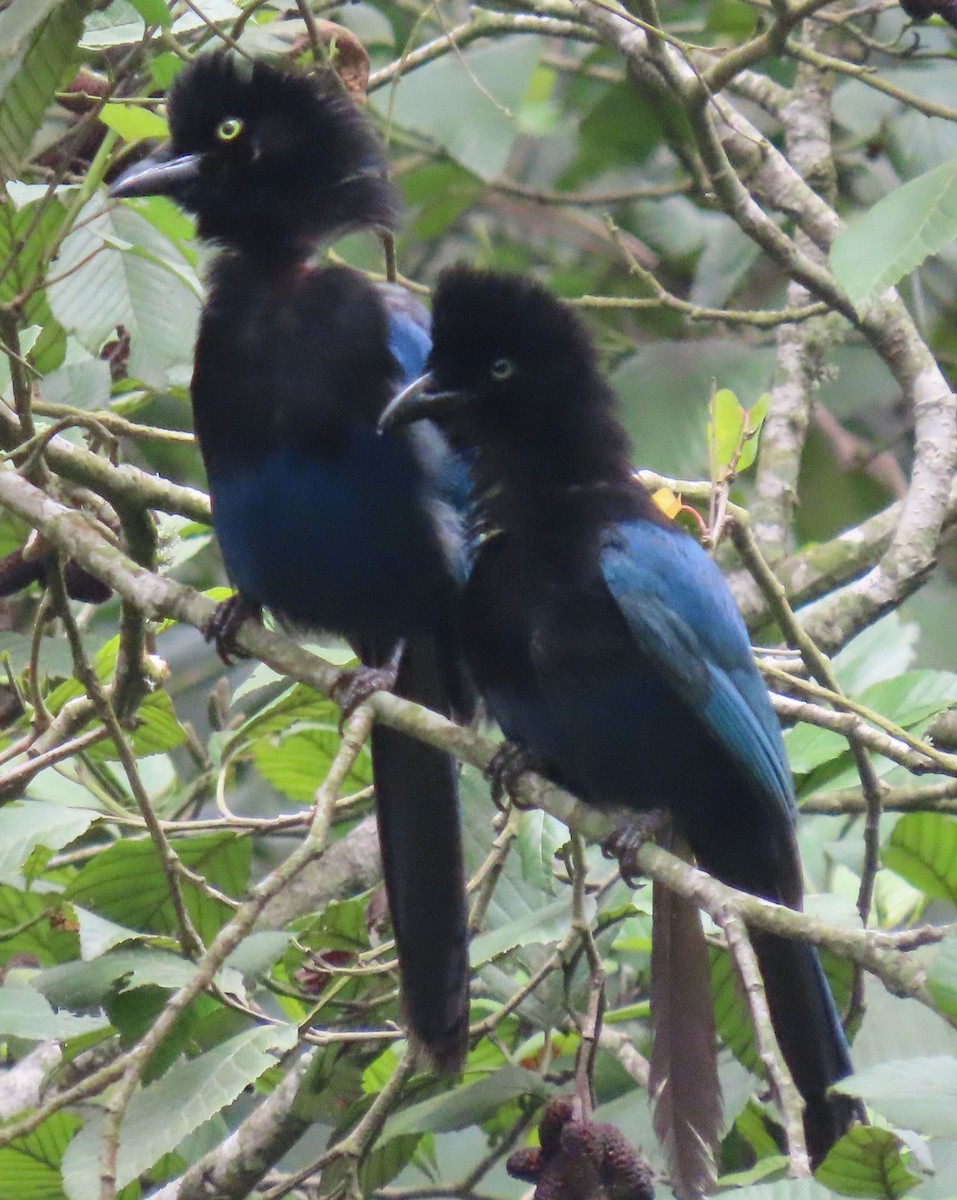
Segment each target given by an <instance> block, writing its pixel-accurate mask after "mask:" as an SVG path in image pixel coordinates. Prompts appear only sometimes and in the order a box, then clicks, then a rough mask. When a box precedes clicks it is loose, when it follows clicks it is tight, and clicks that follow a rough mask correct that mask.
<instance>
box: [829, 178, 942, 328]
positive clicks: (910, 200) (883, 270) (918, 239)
mask: <svg viewBox="0 0 957 1200" xmlns="http://www.w3.org/2000/svg"><path fill="white" fill-rule="evenodd" d="M955 237H957V159H952V160H951V161H950V162H946V163H941V164H940V166H939V167H934V168H933V170H930V171H927V172H926V173H925V174H923V175H919V176H918V177H917V178H916V179H911V180H909V181H908V182H907V183H905V184H903V185H902V186H901V187H899V188H896V189H895V190H894V191H893V192H891V193H890V195H888V196H885V197H883V199H881V200H878V202H877V203H876V204H875V205H874V206H873V207H872V208H871V209H870V210H869V211H868V212H867V213H865V214H864V216H862V217H860V218H859V219H858V220H856V221H855V222H854V223H853V224H852V225H851V226H850V227H849V228H848V229H845V230H842V231H841V232H840V233H839V234H838V235H837V237H836V238H835V239H834V242H833V244H832V246H831V255H830V260H831V269H832V270H833V272H834V274H835V276H836V277H837V280H838V282H839V283H840V284H841V286H842V287H843V288H844V290H845V291H846V292H847V294H848V296H849V297H850V298H851V300H852V302H853V303H854V304H860V303H863V302H867V301H870V300H874V299H876V298H877V297H878V296H879V295H880V294H881V293H882V292H883V291H884V290H885V289H886V288H889V287H893V286H894V285H895V284H896V283H898V282H899V281H900V280H901V279H903V278H904V276H905V275H906V274H908V272H910V271H913V270H914V269H915V268H916V267H919V266H920V264H921V263H922V262H923V261H924V259H925V258H927V256H928V255H930V254H936V253H937V251H938V250H941V249H943V247H944V246H946V245H947V243H948V242H952V241H953V240H954V238H955Z"/></svg>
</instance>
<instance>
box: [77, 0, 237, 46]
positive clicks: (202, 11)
mask: <svg viewBox="0 0 957 1200" xmlns="http://www.w3.org/2000/svg"><path fill="white" fill-rule="evenodd" d="M146 2H147V3H148V4H149V5H150V11H152V8H153V5H154V0H146ZM241 15H242V14H241V11H240V9H238V8H237V7H236V6H235V5H234V4H231V3H230V2H229V0H198V2H197V0H192V3H191V5H190V8H189V9H188V10H187V11H186V12H184V13H183V15H182V16H180V17H177V18H176V20H175V21H174V23H173V26H172V31H173V33H174V34H175V35H176V36H177V37H179V36H181V35H182V34H184V33H189V32H191V31H192V30H194V29H201V28H202V27H203V26H205V25H207V24H208V23H213V24H216V23H226V22H229V23H232V22H234V21H235V20H236V18H237V17H239V16H241ZM144 21H145V22H147V23H149V24H156V23H157V22H154V21H153V20H151V19H150V17H148V16H144V15H143V14H142V13H141V12H140V8H139V3H133V0H113V3H112V4H110V6H109V7H108V8H107V10H106V11H105V12H97V13H94V14H93V15H92V17H90V19H89V20H88V21H87V24H86V32H85V33H84V35H83V40H82V41H81V43H80V45H81V46H82V47H83V48H84V49H85V50H103V49H106V48H108V47H110V46H129V45H132V44H133V43H134V42H141V41H142V40H143V25H144ZM164 24H168V22H164Z"/></svg>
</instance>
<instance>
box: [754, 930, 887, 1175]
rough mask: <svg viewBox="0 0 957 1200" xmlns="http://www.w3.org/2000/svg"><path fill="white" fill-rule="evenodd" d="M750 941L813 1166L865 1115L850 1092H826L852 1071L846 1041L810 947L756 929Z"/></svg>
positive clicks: (803, 943)
mask: <svg viewBox="0 0 957 1200" xmlns="http://www.w3.org/2000/svg"><path fill="white" fill-rule="evenodd" d="M751 941H752V944H753V946H754V950H755V953H756V955H757V958H758V965H759V966H760V968H761V975H762V978H763V979H764V990H765V992H766V994H767V998H768V1008H769V1009H770V1012H771V1021H772V1023H773V1025H774V1032H775V1035H776V1036H777V1039H778V1045H779V1046H780V1047H781V1053H782V1054H783V1055H784V1061H785V1062H786V1063H787V1065H788V1069H789V1070H790V1072H791V1076H792V1078H793V1079H794V1082H795V1085H796V1086H797V1089H798V1091H799V1092H800V1093H801V1096H802V1097H803V1099H804V1136H805V1138H806V1139H807V1148H808V1153H809V1155H810V1158H811V1163H812V1165H814V1166H816V1165H817V1164H818V1163H819V1162H820V1161H821V1160H822V1159H823V1158H824V1156H825V1155H826V1154H827V1152H828V1150H830V1148H831V1147H832V1146H833V1145H834V1143H835V1142H836V1141H837V1139H838V1138H839V1137H840V1136H841V1134H842V1133H844V1132H845V1131H846V1130H847V1129H848V1127H849V1126H850V1125H851V1124H852V1123H853V1122H854V1121H855V1120H859V1119H860V1118H861V1117H862V1115H863V1114H862V1113H861V1111H860V1106H859V1105H858V1103H857V1101H855V1100H853V1099H852V1098H851V1097H850V1096H844V1095H841V1094H840V1093H839V1092H835V1093H834V1094H833V1095H831V1096H828V1095H827V1089H828V1088H829V1087H830V1085H831V1084H832V1083H836V1082H837V1081H838V1080H839V1079H843V1078H844V1077H845V1076H846V1075H850V1074H851V1071H852V1070H853V1068H852V1066H851V1057H850V1052H849V1050H848V1046H847V1040H846V1038H845V1037H844V1030H843V1029H842V1027H841V1021H840V1017H839V1016H838V1013H837V1008H836V1006H835V1004H834V998H833V997H832V995H831V989H830V987H829V986H828V982H827V978H826V976H825V974H824V969H823V967H822V966H821V960H820V959H819V958H818V955H817V951H816V950H815V949H814V947H813V946H808V945H807V944H806V943H805V942H796V941H793V940H791V939H789V938H781V937H775V936H774V935H773V934H767V933H758V932H757V931H752V934H751Z"/></svg>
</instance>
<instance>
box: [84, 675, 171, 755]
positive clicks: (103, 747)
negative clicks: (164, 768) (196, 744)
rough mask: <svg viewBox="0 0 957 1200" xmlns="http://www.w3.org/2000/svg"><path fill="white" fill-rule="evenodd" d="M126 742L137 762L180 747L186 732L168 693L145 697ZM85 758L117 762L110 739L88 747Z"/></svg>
mask: <svg viewBox="0 0 957 1200" xmlns="http://www.w3.org/2000/svg"><path fill="white" fill-rule="evenodd" d="M127 738H128V740H129V742H130V745H131V746H132V748H133V751H134V753H135V754H136V757H137V758H146V757H147V756H148V755H150V754H164V753H165V752H166V751H167V750H173V749H175V748H176V747H177V746H182V744H183V742H185V741H186V730H185V729H184V728H183V726H182V725H180V723H179V720H178V718H177V716H176V713H175V711H174V710H173V702H172V700H170V698H169V694H168V693H167V692H163V691H158V692H153V693H152V694H151V695H149V696H147V697H146V699H145V700H144V701H143V703H142V704H141V705H140V706H139V708H138V709H137V710H136V727H135V729H134V730H133V731H132V733H130V734H128V735H127ZM87 754H88V755H89V757H90V759H91V761H93V762H111V761H114V760H116V759H117V758H119V752H118V751H117V748H116V743H115V742H114V741H113V740H112V739H108V740H107V741H105V742H99V743H98V744H97V745H95V746H91V747H90V748H89V750H87Z"/></svg>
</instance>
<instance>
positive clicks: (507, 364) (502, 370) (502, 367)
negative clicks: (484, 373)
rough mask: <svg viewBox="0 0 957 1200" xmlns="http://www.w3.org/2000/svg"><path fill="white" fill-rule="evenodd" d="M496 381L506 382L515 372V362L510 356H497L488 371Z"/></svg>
mask: <svg viewBox="0 0 957 1200" xmlns="http://www.w3.org/2000/svg"><path fill="white" fill-rule="evenodd" d="M488 373H489V374H490V375H491V376H492V378H493V379H494V380H495V382H496V383H504V382H505V380H506V379H511V378H512V376H513V375H514V374H515V364H514V363H513V362H512V360H511V359H510V358H497V359H496V360H495V362H493V363H492V365H491V367H489V372H488Z"/></svg>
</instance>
